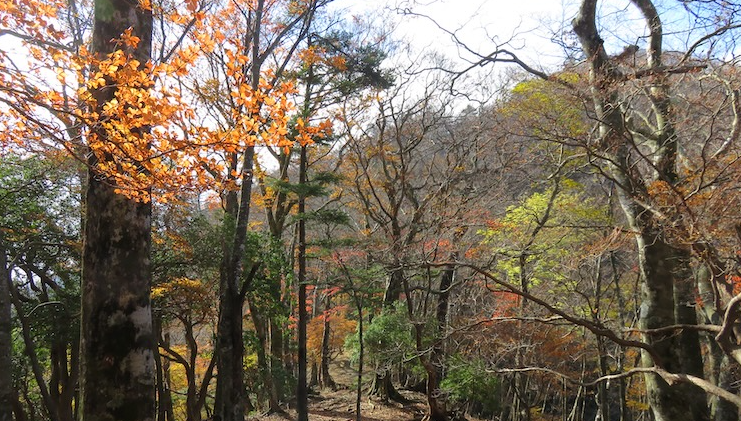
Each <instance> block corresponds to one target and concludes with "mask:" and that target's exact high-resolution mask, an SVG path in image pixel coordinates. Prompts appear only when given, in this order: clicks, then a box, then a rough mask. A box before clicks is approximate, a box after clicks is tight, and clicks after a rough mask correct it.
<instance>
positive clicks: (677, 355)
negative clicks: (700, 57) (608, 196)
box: [572, 0, 708, 421]
mask: <svg viewBox="0 0 741 421" xmlns="http://www.w3.org/2000/svg"><path fill="white" fill-rule="evenodd" d="M633 4H634V5H635V6H636V7H638V8H639V10H640V11H641V13H642V14H643V16H644V18H645V19H646V23H647V27H648V29H649V31H650V38H649V49H648V51H647V58H648V66H649V67H652V68H658V67H660V66H661V43H662V32H661V31H662V26H661V20H660V19H659V17H658V14H657V13H656V10H655V9H654V7H653V4H652V3H651V1H650V0H634V1H633ZM596 12H597V0H582V2H581V7H580V10H579V13H578V15H577V16H576V18H575V19H574V21H573V22H572V23H573V28H574V32H575V33H576V34H577V36H578V37H579V41H580V43H581V46H582V49H583V51H584V53H585V54H586V56H587V62H588V64H589V66H590V83H591V85H592V99H593V101H594V108H595V112H596V117H597V120H598V121H599V123H598V125H599V134H600V137H599V140H598V142H597V143H596V145H595V147H596V148H597V149H598V151H599V153H600V154H602V155H603V156H605V157H606V159H605V161H604V166H605V173H607V174H609V176H610V177H611V178H612V180H613V181H614V182H615V184H616V186H617V187H616V188H617V194H618V198H619V200H620V205H621V207H622V209H623V211H624V214H625V216H626V219H627V221H628V225H629V226H630V229H631V230H632V231H633V232H634V233H635V238H636V244H637V249H638V256H639V259H638V260H639V270H640V274H641V280H642V288H643V299H642V305H641V312H640V321H639V324H640V327H641V329H657V328H662V327H666V326H671V325H674V324H676V323H690V324H695V323H696V320H695V321H693V320H692V319H693V317H692V315H691V314H689V311H688V310H687V308H686V307H687V306H686V305H685V303H686V302H687V299H688V297H687V295H688V294H687V293H686V289H687V288H689V287H686V286H683V285H684V284H683V283H685V284H686V283H689V282H690V279H689V276H688V273H689V271H688V270H687V269H686V267H687V266H686V265H688V264H689V262H688V258H687V256H686V253H685V252H683V251H682V250H678V249H674V248H673V247H671V246H670V245H669V244H668V243H667V241H668V240H667V239H666V238H665V235H664V234H665V233H664V231H663V227H662V226H661V222H660V221H656V220H655V219H654V217H653V215H652V214H651V211H650V210H649V209H647V208H646V207H645V206H644V205H643V202H642V200H641V199H642V198H645V197H646V194H645V192H646V191H647V189H646V185H647V184H648V183H650V182H652V181H653V180H657V179H661V180H664V181H666V182H669V183H674V182H675V181H676V178H677V177H676V169H675V165H676V163H675V160H676V135H675V133H674V129H673V127H672V125H671V121H672V119H671V118H670V117H671V115H670V108H669V104H668V99H667V98H668V95H667V88H666V86H665V85H664V84H663V82H662V80H661V78H660V77H658V78H655V79H654V81H653V82H652V85H651V87H650V89H649V90H648V96H649V99H650V101H651V106H652V108H653V111H654V118H655V119H656V122H655V123H656V126H657V135H656V137H657V139H656V145H657V146H656V148H655V150H653V151H652V153H651V154H648V155H649V156H651V162H649V164H651V173H652V174H651V176H650V177H648V176H644V175H642V174H641V173H640V167H639V166H638V165H636V163H635V162H633V161H631V153H630V147H631V144H630V142H629V141H628V140H627V139H629V138H631V134H630V132H629V131H628V128H627V126H626V120H625V116H624V115H623V112H622V110H621V104H622V102H621V99H620V97H619V94H618V91H617V87H618V86H619V83H617V82H618V80H619V77H620V71H619V69H618V68H617V67H616V65H615V64H614V63H613V62H612V60H611V59H610V57H608V56H607V53H606V52H605V48H604V45H603V43H604V41H603V39H602V38H601V37H600V34H599V32H598V29H597V16H596ZM675 288H676V289H675ZM677 298H679V301H677ZM677 305H679V307H678V306H677ZM678 318H680V319H681V320H682V321H678V320H677V319H678ZM688 330H691V329H685V330H684V331H685V332H686V331H688ZM643 337H644V338H643V339H644V341H645V342H647V343H649V344H651V345H652V348H653V356H654V357H656V360H654V358H652V355H649V354H648V352H647V351H646V350H642V359H641V362H642V364H643V365H644V366H649V367H650V366H654V365H657V366H660V367H662V368H664V369H666V370H668V371H670V372H673V373H691V374H695V375H697V374H696V373H697V371H698V370H701V364H699V367H698V360H697V359H698V355H699V343H698V342H697V334H696V333H694V334H692V333H688V334H684V333H683V334H681V336H680V337H677V336H676V335H674V334H651V333H648V334H644V335H643ZM645 381H646V390H647V394H648V401H649V405H650V406H651V410H652V412H653V415H654V417H655V420H656V421H669V420H671V421H682V420H688V421H689V420H705V419H708V414H707V408H706V406H705V405H704V401H705V394H704V393H703V392H702V391H700V390H699V389H697V388H696V387H694V386H689V385H686V384H682V385H674V386H670V385H669V384H667V383H666V382H665V381H664V380H663V379H662V378H661V377H659V376H658V375H656V374H652V373H648V374H646V375H645Z"/></svg>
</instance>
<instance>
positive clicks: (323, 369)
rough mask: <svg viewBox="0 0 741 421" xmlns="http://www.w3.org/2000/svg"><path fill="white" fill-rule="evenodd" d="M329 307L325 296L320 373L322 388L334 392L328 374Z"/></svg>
mask: <svg viewBox="0 0 741 421" xmlns="http://www.w3.org/2000/svg"><path fill="white" fill-rule="evenodd" d="M331 307H332V297H331V296H329V295H327V297H326V298H325V301H324V330H323V332H322V362H321V364H320V366H321V373H322V375H321V379H322V387H326V388H329V389H332V390H334V389H335V388H337V384H336V383H335V382H334V380H333V379H332V376H331V375H330V374H329V357H330V355H329V353H330V352H331V350H330V349H329V341H330V339H331V336H332V335H331V334H332V327H331V325H330V323H329V310H330V309H331Z"/></svg>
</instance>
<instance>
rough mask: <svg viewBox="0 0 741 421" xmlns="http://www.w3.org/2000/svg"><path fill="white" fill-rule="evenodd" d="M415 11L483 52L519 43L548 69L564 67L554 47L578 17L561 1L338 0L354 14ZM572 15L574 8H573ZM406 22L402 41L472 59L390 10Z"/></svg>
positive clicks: (426, 26)
mask: <svg viewBox="0 0 741 421" xmlns="http://www.w3.org/2000/svg"><path fill="white" fill-rule="evenodd" d="M385 6H386V7H391V8H393V7H396V8H400V9H410V10H412V11H413V12H415V13H418V14H422V15H426V16H429V17H430V18H431V19H433V20H434V21H435V22H437V23H438V24H439V25H440V26H441V27H443V28H445V29H446V30H448V31H451V32H456V34H457V35H458V36H459V39H460V40H461V41H463V42H464V43H466V44H467V45H468V46H469V47H471V48H472V49H474V50H476V51H480V52H482V53H489V52H490V51H492V49H493V46H494V45H495V43H504V42H506V41H509V40H510V39H515V41H514V42H513V43H512V44H511V45H510V48H514V49H518V50H519V51H520V52H521V53H522V54H523V55H524V57H523V58H526V59H528V61H530V62H536V63H540V64H543V65H546V66H552V65H557V64H558V63H560V62H561V61H562V60H561V58H560V57H561V54H560V51H559V50H558V49H557V48H556V47H555V46H554V45H553V44H552V43H551V42H550V37H551V34H552V32H553V30H554V29H555V28H558V27H559V25H560V24H561V23H562V22H564V21H569V20H570V19H571V17H572V16H568V15H567V14H565V13H564V12H563V10H564V4H562V1H561V0H520V1H512V0H365V1H363V0H336V1H335V7H338V8H341V9H345V8H347V9H348V10H350V12H351V13H356V14H363V13H364V12H365V13H371V14H375V13H380V11H381V10H383V9H384V7H385ZM570 9H571V10H573V9H574V8H573V7H571V8H570ZM387 13H390V14H391V15H392V16H393V17H394V18H396V19H399V20H400V23H399V26H398V29H397V31H396V35H397V36H401V37H404V38H406V39H409V40H411V41H412V43H413V45H414V46H415V47H416V48H417V49H419V50H426V49H435V50H438V51H442V52H444V53H445V54H446V55H447V56H449V57H450V58H451V59H455V58H456V57H458V56H459V55H463V56H464V57H468V55H467V54H466V53H465V52H463V51H460V49H458V48H456V46H455V44H454V43H453V41H452V40H451V37H450V36H449V35H447V34H445V33H444V32H443V31H441V30H440V29H438V28H437V27H436V26H435V25H434V24H433V23H432V22H430V21H429V20H427V19H424V18H418V17H413V16H402V15H401V13H400V12H399V13H394V12H393V11H388V12H387Z"/></svg>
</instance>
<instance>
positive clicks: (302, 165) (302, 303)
mask: <svg viewBox="0 0 741 421" xmlns="http://www.w3.org/2000/svg"><path fill="white" fill-rule="evenodd" d="M306 166H307V157H306V145H301V158H300V162H299V185H301V186H303V185H305V184H306V181H307V180H306ZM305 213H306V196H305V195H304V194H303V193H299V197H298V214H299V218H300V219H299V220H298V382H297V386H296V412H297V414H298V421H308V420H309V388H308V386H307V384H306V322H307V314H306V218H304V215H305Z"/></svg>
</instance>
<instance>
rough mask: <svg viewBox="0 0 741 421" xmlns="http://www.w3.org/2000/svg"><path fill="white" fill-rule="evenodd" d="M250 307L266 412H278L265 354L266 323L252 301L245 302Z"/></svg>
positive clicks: (276, 397) (278, 406)
mask: <svg viewBox="0 0 741 421" xmlns="http://www.w3.org/2000/svg"><path fill="white" fill-rule="evenodd" d="M247 303H248V304H249V307H250V315H251V316H252V324H253V325H255V335H256V336H257V342H258V344H257V349H256V351H257V369H258V371H259V372H260V377H261V379H262V382H263V387H264V388H265V393H266V394H267V400H268V412H269V413H273V412H280V411H281V408H280V402H279V400H278V394H277V392H276V388H275V386H274V384H273V377H272V376H271V373H270V365H269V364H268V356H267V354H266V352H265V348H266V346H267V345H266V343H267V337H266V333H265V331H266V322H265V320H264V319H263V318H262V317H261V316H260V312H259V310H258V309H257V306H255V305H254V300H252V299H250V300H247Z"/></svg>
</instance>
